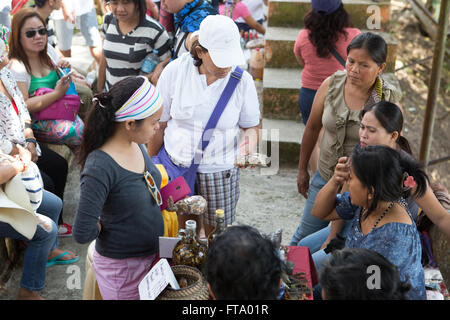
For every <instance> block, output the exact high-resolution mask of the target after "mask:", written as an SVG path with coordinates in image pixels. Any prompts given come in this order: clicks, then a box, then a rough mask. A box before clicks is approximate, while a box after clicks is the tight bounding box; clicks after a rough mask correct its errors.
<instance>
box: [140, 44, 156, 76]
mask: <svg viewBox="0 0 450 320" xmlns="http://www.w3.org/2000/svg"><path fill="white" fill-rule="evenodd" d="M158 63H159V56H158V50H156V49H154V50H153V51H152V52H150V53H149V54H148V55H147V56H146V57H145V59H144V63H143V64H142V67H141V71H142V72H143V73H144V74H149V73H151V72H152V71H153V70H154V69H155V67H156V65H157V64H158Z"/></svg>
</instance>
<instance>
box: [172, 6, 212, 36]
mask: <svg viewBox="0 0 450 320" xmlns="http://www.w3.org/2000/svg"><path fill="white" fill-rule="evenodd" d="M215 14H219V13H218V12H217V10H216V9H214V8H213V7H212V6H211V5H210V4H209V2H208V1H206V0H194V1H192V2H190V3H187V4H186V5H185V6H184V8H183V9H181V11H180V12H178V13H176V14H174V22H175V27H176V28H180V30H181V31H183V32H184V33H190V32H194V31H197V30H198V29H200V23H201V22H202V21H203V19H205V17H207V16H209V15H215Z"/></svg>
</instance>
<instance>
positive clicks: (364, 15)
mask: <svg viewBox="0 0 450 320" xmlns="http://www.w3.org/2000/svg"><path fill="white" fill-rule="evenodd" d="M342 2H343V3H344V8H345V10H346V11H347V12H348V13H349V15H350V18H351V21H352V23H353V26H354V27H355V28H359V29H379V30H384V31H386V30H388V29H389V19H390V6H391V1H390V0H378V1H377V2H374V1H372V0H343V1H342ZM310 9H311V1H310V0H270V1H269V6H268V20H269V21H268V26H269V27H271V26H275V27H287V28H297V29H301V28H303V26H304V25H303V17H304V16H305V14H306V13H307V12H308V11H309V10H310Z"/></svg>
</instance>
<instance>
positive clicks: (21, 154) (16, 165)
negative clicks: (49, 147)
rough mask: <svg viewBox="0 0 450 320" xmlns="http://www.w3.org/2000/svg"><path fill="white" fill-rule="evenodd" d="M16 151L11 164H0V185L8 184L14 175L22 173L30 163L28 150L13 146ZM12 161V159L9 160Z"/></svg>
mask: <svg viewBox="0 0 450 320" xmlns="http://www.w3.org/2000/svg"><path fill="white" fill-rule="evenodd" d="M15 147H16V148H17V150H18V155H17V156H16V157H15V158H14V159H13V161H12V162H6V161H5V162H2V163H0V184H3V183H5V182H8V181H9V180H11V179H12V178H13V177H14V176H15V175H16V174H18V173H20V172H23V171H24V170H25V169H26V168H27V166H28V165H29V164H30V161H31V154H30V152H29V151H28V150H26V149H24V148H22V147H21V146H20V145H17V146H15ZM11 159H12V158H11Z"/></svg>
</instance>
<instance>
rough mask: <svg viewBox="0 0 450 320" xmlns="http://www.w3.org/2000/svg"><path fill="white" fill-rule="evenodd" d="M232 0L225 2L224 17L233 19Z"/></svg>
mask: <svg viewBox="0 0 450 320" xmlns="http://www.w3.org/2000/svg"><path fill="white" fill-rule="evenodd" d="M233 9H234V8H233V0H226V1H225V14H224V15H225V16H227V17H230V18H231V19H233Z"/></svg>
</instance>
